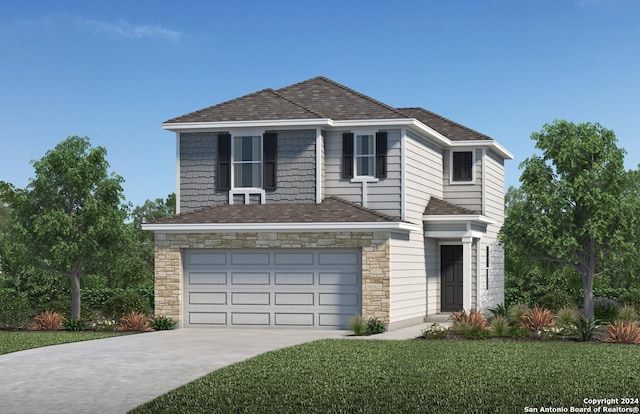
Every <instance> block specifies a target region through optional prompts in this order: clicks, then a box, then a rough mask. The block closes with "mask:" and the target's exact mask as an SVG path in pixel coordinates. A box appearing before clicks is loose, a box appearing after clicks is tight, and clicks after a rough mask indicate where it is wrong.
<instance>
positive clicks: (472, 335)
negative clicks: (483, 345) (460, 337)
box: [465, 328, 491, 340]
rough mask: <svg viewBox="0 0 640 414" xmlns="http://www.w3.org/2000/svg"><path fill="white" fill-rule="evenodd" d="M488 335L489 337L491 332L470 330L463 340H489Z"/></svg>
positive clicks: (480, 329) (483, 329)
mask: <svg viewBox="0 0 640 414" xmlns="http://www.w3.org/2000/svg"><path fill="white" fill-rule="evenodd" d="M490 335H491V331H489V330H488V329H485V328H471V330H470V331H469V333H467V335H465V338H467V339H476V340H482V339H487V338H489V336H490Z"/></svg>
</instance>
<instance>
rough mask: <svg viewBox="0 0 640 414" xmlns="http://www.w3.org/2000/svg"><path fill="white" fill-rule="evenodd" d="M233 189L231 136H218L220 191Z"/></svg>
mask: <svg viewBox="0 0 640 414" xmlns="http://www.w3.org/2000/svg"><path fill="white" fill-rule="evenodd" d="M230 189H231V135H229V134H218V191H224V190H230Z"/></svg>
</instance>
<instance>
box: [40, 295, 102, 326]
mask: <svg viewBox="0 0 640 414" xmlns="http://www.w3.org/2000/svg"><path fill="white" fill-rule="evenodd" d="M46 309H50V310H52V311H54V312H57V313H59V314H60V315H62V316H63V317H64V318H65V319H71V298H66V299H58V300H55V301H52V302H49V303H48V304H47V305H46ZM93 316H94V315H93V310H91V308H90V307H88V306H87V305H86V304H85V303H84V302H80V319H82V320H87V321H88V320H91V319H93Z"/></svg>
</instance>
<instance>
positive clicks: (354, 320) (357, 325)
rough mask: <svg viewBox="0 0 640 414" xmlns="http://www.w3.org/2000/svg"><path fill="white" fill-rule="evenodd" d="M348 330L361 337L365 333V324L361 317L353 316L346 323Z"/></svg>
mask: <svg viewBox="0 0 640 414" xmlns="http://www.w3.org/2000/svg"><path fill="white" fill-rule="evenodd" d="M348 326H349V329H350V330H351V331H352V332H353V334H354V335H355V336H362V335H364V334H366V333H367V322H365V320H364V318H363V317H362V315H353V316H352V317H351V319H349V322H348Z"/></svg>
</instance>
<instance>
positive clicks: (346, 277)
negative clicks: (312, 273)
mask: <svg viewBox="0 0 640 414" xmlns="http://www.w3.org/2000/svg"><path fill="white" fill-rule="evenodd" d="M319 276H320V277H319V283H320V284H321V285H339V286H357V285H359V280H358V279H359V277H358V275H357V274H356V273H320V275H319Z"/></svg>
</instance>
